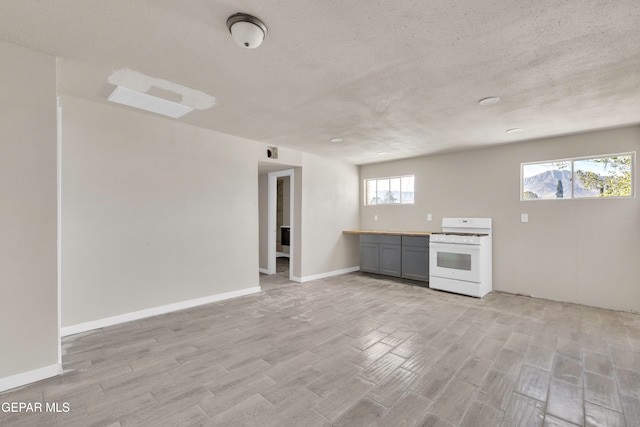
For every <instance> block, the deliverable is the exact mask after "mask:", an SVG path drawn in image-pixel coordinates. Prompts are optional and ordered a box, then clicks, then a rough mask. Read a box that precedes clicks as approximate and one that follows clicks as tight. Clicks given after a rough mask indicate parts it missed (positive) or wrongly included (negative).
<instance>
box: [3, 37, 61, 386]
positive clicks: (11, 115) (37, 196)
mask: <svg viewBox="0 0 640 427" xmlns="http://www.w3.org/2000/svg"><path fill="white" fill-rule="evenodd" d="M0 57H1V58H2V67H0V93H2V95H3V102H2V103H0V379H2V378H4V377H9V376H12V375H17V374H20V373H22V372H26V371H31V370H35V369H39V368H45V367H49V366H52V365H55V364H57V363H58V291H57V260H56V259H57V258H56V257H57V255H56V253H57V250H56V233H57V231H56V230H57V213H56V212H57V211H56V197H57V196H56V162H57V160H56V159H57V154H56V153H57V148H56V128H57V125H56V74H55V72H56V68H55V67H56V62H55V58H52V57H50V56H45V55H42V54H39V53H36V52H33V51H30V50H27V49H24V48H21V47H18V46H14V45H11V44H7V43H4V42H0Z"/></svg>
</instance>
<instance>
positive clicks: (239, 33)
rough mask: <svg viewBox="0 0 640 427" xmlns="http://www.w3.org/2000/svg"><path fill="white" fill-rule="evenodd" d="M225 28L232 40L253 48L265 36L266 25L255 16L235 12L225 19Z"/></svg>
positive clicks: (258, 44) (260, 42) (259, 43)
mask: <svg viewBox="0 0 640 427" xmlns="http://www.w3.org/2000/svg"><path fill="white" fill-rule="evenodd" d="M227 28H229V32H230V33H231V37H233V40H234V41H235V42H236V43H238V44H239V45H240V46H242V47H244V48H247V49H255V48H257V47H258V46H260V45H261V44H262V41H263V40H264V38H265V37H266V36H267V26H266V25H264V22H262V21H261V20H259V19H258V18H256V17H255V16H251V15H247V14H246V13H236V14H234V15H231V16H230V17H229V18H228V19H227Z"/></svg>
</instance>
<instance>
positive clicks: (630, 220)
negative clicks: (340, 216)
mask: <svg viewBox="0 0 640 427" xmlns="http://www.w3.org/2000/svg"><path fill="white" fill-rule="evenodd" d="M627 151H638V152H640V127H627V128H621V129H613V130H607V131H600V132H592V133H585V134H580V135H572V136H565V137H558V138H551V139H545V140H537V141H529V142H523V143H519V144H511V145H506V146H501V147H495V148H488V149H482V150H473V151H466V152H459V153H452V154H445V155H438V156H428V157H420V158H414V159H408V160H403V161H397V162H389V163H380V164H373V165H368V166H362V167H361V175H360V178H361V182H360V186H361V192H362V179H365V178H373V177H384V176H393V175H403V174H415V175H416V184H415V185H416V197H415V200H416V202H415V205H414V206H386V207H382V206H378V207H374V206H366V207H362V209H361V212H360V222H361V223H360V225H361V227H362V228H363V229H373V230H403V231H407V230H426V231H437V230H440V228H441V221H442V218H443V217H457V216H472V217H473V216H475V217H484V216H486V217H492V218H493V227H494V235H493V278H494V282H493V287H494V289H496V290H501V291H506V292H512V293H523V294H528V295H532V296H536V297H542V298H548V299H553V300H559V301H569V302H575V303H580V304H586V305H591V306H597V307H605V308H613V309H620V310H634V311H640V286H638V281H639V280H640V263H639V262H638V260H640V233H639V232H638V231H639V230H640V199H639V198H638V197H635V198H628V199H607V200H603V199H596V200H593V199H591V200H548V201H537V202H536V201H527V202H521V201H520V199H519V195H520V181H519V180H520V164H521V163H523V162H534V161H543V160H552V159H561V158H567V157H578V156H589V155H598V154H608V153H615V152H627ZM637 183H638V179H637V174H636V180H635V184H636V186H637ZM636 191H637V190H636ZM361 194H362V193H361ZM427 213H432V214H433V222H427V221H426V215H427ZM521 213H528V214H529V223H521V222H520V214H521ZM375 214H377V215H378V219H379V220H378V221H377V222H376V221H374V220H373V216H374V215H375Z"/></svg>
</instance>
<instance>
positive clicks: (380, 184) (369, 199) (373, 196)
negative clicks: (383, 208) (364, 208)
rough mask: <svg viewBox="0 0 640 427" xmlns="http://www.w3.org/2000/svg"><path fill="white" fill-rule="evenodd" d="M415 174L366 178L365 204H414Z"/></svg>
mask: <svg viewBox="0 0 640 427" xmlns="http://www.w3.org/2000/svg"><path fill="white" fill-rule="evenodd" d="M414 181H415V177H414V175H407V176H394V177H391V178H374V179H365V180H364V189H365V191H364V192H365V196H364V204H365V205H406V204H413V196H414V192H413V183H414Z"/></svg>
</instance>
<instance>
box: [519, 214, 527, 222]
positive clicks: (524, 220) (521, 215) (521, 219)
mask: <svg viewBox="0 0 640 427" xmlns="http://www.w3.org/2000/svg"><path fill="white" fill-rule="evenodd" d="M520 222H529V214H520Z"/></svg>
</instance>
